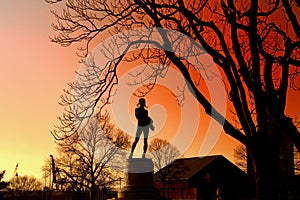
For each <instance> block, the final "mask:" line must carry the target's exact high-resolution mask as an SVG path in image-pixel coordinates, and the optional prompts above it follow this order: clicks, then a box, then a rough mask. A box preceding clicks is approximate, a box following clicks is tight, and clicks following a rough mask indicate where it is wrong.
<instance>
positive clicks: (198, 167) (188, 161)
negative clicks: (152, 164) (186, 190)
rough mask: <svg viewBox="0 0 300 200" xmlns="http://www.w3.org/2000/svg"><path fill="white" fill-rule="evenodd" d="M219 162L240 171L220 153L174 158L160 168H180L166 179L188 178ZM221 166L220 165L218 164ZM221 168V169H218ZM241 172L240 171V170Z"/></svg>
mask: <svg viewBox="0 0 300 200" xmlns="http://www.w3.org/2000/svg"><path fill="white" fill-rule="evenodd" d="M220 163H224V164H226V165H227V166H228V165H229V166H231V167H232V168H233V169H235V170H237V171H241V170H240V169H239V168H238V167H236V166H235V165H234V164H232V163H231V162H230V161H229V160H227V159H226V158H225V157H223V156H222V155H215V156H205V157H191V158H181V159H177V160H175V161H174V162H173V163H171V164H170V165H168V166H166V167H165V168H163V169H161V170H167V169H170V168H173V169H174V168H181V169H178V170H177V172H176V177H174V176H172V175H170V176H169V177H168V176H167V178H166V179H169V180H171V179H177V180H178V179H190V178H192V177H193V176H194V175H195V174H197V173H199V172H200V173H201V172H204V171H206V169H208V168H209V167H212V166H215V165H217V166H219V165H220ZM220 168H221V166H220ZM220 170H222V169H220ZM241 172H242V171H241ZM242 173H243V172H242Z"/></svg>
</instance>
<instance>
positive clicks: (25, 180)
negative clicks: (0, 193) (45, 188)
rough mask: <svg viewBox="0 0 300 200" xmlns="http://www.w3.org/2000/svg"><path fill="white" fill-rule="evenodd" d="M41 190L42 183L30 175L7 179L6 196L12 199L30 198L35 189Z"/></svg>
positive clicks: (25, 199) (23, 199)
mask: <svg viewBox="0 0 300 200" xmlns="http://www.w3.org/2000/svg"><path fill="white" fill-rule="evenodd" d="M40 190H42V183H41V182H40V181H39V180H38V179H36V178H35V177H32V176H26V175H25V176H16V177H14V178H12V179H11V180H9V186H8V196H10V197H11V198H12V199H19V200H30V199H31V198H32V195H33V193H34V192H36V191H40Z"/></svg>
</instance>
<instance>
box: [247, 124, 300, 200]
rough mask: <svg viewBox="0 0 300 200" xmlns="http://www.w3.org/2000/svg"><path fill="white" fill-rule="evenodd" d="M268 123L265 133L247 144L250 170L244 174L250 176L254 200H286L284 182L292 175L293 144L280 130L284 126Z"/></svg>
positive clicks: (285, 185)
mask: <svg viewBox="0 0 300 200" xmlns="http://www.w3.org/2000/svg"><path fill="white" fill-rule="evenodd" d="M269 122H270V123H269V124H268V125H267V127H268V128H267V129H265V130H267V131H266V132H264V133H258V136H257V137H256V138H254V139H253V140H252V141H251V144H250V146H251V147H250V151H251V153H250V154H248V155H249V156H248V157H249V159H250V161H248V163H250V166H251V163H253V169H250V171H248V173H249V174H250V176H251V174H252V175H254V178H255V182H256V196H257V199H258V200H266V199H272V200H277V199H287V198H288V196H287V195H288V193H287V191H288V190H287V189H288V188H287V180H288V178H289V177H290V176H292V175H293V174H294V159H293V158H294V157H293V143H292V140H291V139H290V138H289V136H288V134H287V133H285V132H282V130H284V129H282V128H280V127H284V125H283V126H280V125H279V126H280V127H278V124H276V125H275V124H274V123H272V121H271V120H270V121H269ZM251 159H252V161H251Z"/></svg>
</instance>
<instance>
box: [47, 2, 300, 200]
mask: <svg viewBox="0 0 300 200" xmlns="http://www.w3.org/2000/svg"><path fill="white" fill-rule="evenodd" d="M48 2H49V3H55V0H48ZM63 4H64V6H65V7H64V8H63V9H62V10H59V9H57V11H53V12H52V13H53V14H54V16H55V17H56V19H57V21H56V23H54V24H53V28H54V30H56V31H57V35H55V36H54V37H53V38H52V41H53V42H56V43H58V44H60V45H62V46H68V45H71V44H73V43H80V44H81V45H82V49H81V50H82V51H81V52H82V53H83V54H81V56H83V57H85V56H86V55H87V53H89V52H90V49H91V48H93V47H94V46H95V45H96V44H97V43H99V42H100V41H101V39H103V38H105V37H108V35H115V34H118V33H120V32H122V31H126V30H133V29H135V28H142V27H147V28H149V27H159V28H165V29H171V30H174V31H178V32H180V33H182V34H184V35H186V36H189V37H190V38H192V39H193V40H194V41H196V43H198V44H200V45H201V46H202V47H204V49H205V50H206V52H207V54H208V55H209V56H211V57H212V58H213V61H214V62H215V64H216V65H217V67H218V69H219V70H220V71H221V74H222V78H223V79H224V85H225V88H226V91H227V95H228V97H227V98H228V100H229V103H230V105H229V107H230V108H232V110H233V113H234V115H235V119H236V121H237V122H238V124H239V126H238V127H237V126H235V125H234V124H233V122H232V120H229V119H230V118H228V116H223V115H222V114H220V113H219V112H218V110H217V109H216V108H217V106H218V105H213V104H212V103H211V102H210V100H209V99H208V98H207V97H206V95H205V93H203V91H201V90H200V86H199V85H201V80H202V79H201V77H202V78H203V76H201V72H203V71H204V72H209V68H207V66H201V65H200V66H198V65H197V66H196V65H192V64H191V63H189V62H187V60H186V57H180V54H176V53H174V52H175V49H176V52H181V51H186V49H187V48H188V47H187V45H184V44H182V43H184V42H185V41H183V40H181V39H182V38H180V37H176V36H175V37H174V35H171V34H167V33H166V32H164V31H158V36H157V38H151V37H149V38H147V36H146V35H143V34H142V33H138V31H137V33H136V35H135V37H130V38H129V37H126V34H124V35H122V37H121V38H120V41H117V42H116V43H114V44H111V45H110V46H104V47H103V54H104V55H105V56H106V57H108V58H109V59H108V60H109V61H108V62H107V63H105V64H104V65H105V66H97V65H96V63H95V62H93V61H91V60H85V63H86V65H87V66H88V67H89V68H88V69H89V70H88V72H89V75H87V74H85V75H82V79H81V80H86V81H84V82H85V84H84V83H82V84H80V85H77V84H74V85H72V86H71V87H72V88H73V89H74V90H75V91H76V87H77V88H78V87H81V88H83V87H86V88H87V90H85V91H84V92H82V93H79V94H78V96H80V97H82V96H84V97H85V98H86V99H89V98H90V97H91V95H93V99H94V100H95V101H93V102H92V103H91V104H88V105H86V107H85V109H83V110H89V109H92V110H94V109H95V108H96V105H99V106H103V105H106V104H107V103H109V102H110V100H111V96H112V94H113V93H114V88H115V87H116V85H117V84H118V74H117V70H116V69H117V68H118V66H120V63H122V62H128V61H130V62H133V61H136V60H143V61H144V62H145V63H147V64H150V63H157V62H158V63H160V64H164V65H157V66H156V67H155V66H151V67H150V70H152V73H146V74H145V73H142V72H140V73H138V74H137V76H136V79H137V82H135V83H136V84H140V85H141V86H142V85H144V86H145V87H146V88H145V89H146V92H143V93H141V94H140V95H145V94H147V92H149V91H151V89H152V87H154V86H155V83H156V80H157V79H158V78H161V77H164V75H165V73H167V72H168V66H170V65H172V66H174V67H176V68H177V70H178V71H179V72H180V73H181V74H182V76H183V77H184V78H185V80H186V81H187V82H188V84H189V85H190V86H189V87H188V89H189V90H191V91H193V92H194V96H195V98H196V99H197V100H198V102H199V103H200V104H201V105H202V106H203V108H204V110H205V112H206V113H207V114H208V115H210V116H211V117H212V118H213V119H215V120H216V121H218V122H219V123H220V124H221V125H223V129H224V132H225V133H226V134H228V135H230V136H232V137H233V138H235V139H237V140H238V141H240V142H241V143H242V144H244V145H246V146H247V149H248V152H249V159H251V160H252V161H253V162H252V163H253V167H254V168H255V170H254V172H255V177H256V180H257V185H258V188H257V190H258V196H259V199H277V198H278V192H280V191H279V189H278V188H277V187H278V186H277V185H280V184H282V181H280V179H281V178H280V176H284V175H285V176H288V175H289V173H290V172H289V169H281V168H280V166H281V164H280V163H281V162H283V160H282V159H281V158H284V159H286V160H289V159H290V158H289V157H290V156H289V155H290V153H288V152H289V150H288V148H290V146H291V145H283V142H282V141H285V142H286V144H287V143H288V141H289V140H290V141H293V143H294V145H295V146H296V147H297V149H298V150H299V149H300V134H299V131H298V129H297V128H296V127H295V125H294V123H293V119H292V118H291V116H288V115H287V113H286V105H287V102H288V99H287V92H288V91H292V90H299V88H300V87H299V79H298V75H299V67H300V53H299V51H300V48H299V47H300V40H299V39H300V26H299V17H300V16H299V13H300V8H299V1H295V0H290V1H289V0H264V1H258V0H251V1H241V2H240V1H239V2H236V1H233V0H227V1H225V0H219V1H208V0H200V1H198V0H197V1H196V0H192V1H187V0H171V1H169V0H155V1H154V0H125V1H123V0H112V1H105V0H99V1H95V0H68V1H64V3H63ZM181 42H182V43H181ZM137 43H142V45H144V46H143V48H141V49H140V50H139V51H138V52H135V53H131V54H127V53H128V52H129V51H130V49H134V47H135V45H137ZM150 44H151V45H150ZM124 45H125V46H126V47H127V48H120V47H124ZM147 45H148V46H147ZM154 47H156V48H154ZM116 49H117V50H118V51H122V52H121V53H120V52H118V53H119V54H118V55H114V54H113V53H114V52H115V50H116ZM188 49H189V50H188V51H189V52H190V54H189V56H190V57H195V58H196V57H197V55H198V54H199V53H201V52H197V51H195V49H194V46H190V47H189V48H188ZM124 55H126V56H124ZM198 63H199V62H198ZM162 66H163V67H162ZM104 67H105V70H104ZM101 70H102V72H103V73H101V76H100V77H97V76H93V75H97V74H99V73H97V72H99V71H101ZM208 74H209V73H208ZM208 76H210V77H209V78H216V77H213V75H212V74H209V75H208ZM95 77H97V81H96V83H97V84H96V86H95V87H94V88H92V87H89V86H90V84H87V83H90V82H91V81H92V79H95ZM140 80H142V81H140ZM92 82H93V81H92ZM202 82H203V80H202ZM206 84H209V83H206ZM147 90H148V91H147ZM65 103H66V104H68V103H70V101H68V99H66V101H65ZM85 117H89V116H88V115H86V116H85ZM280 170H283V171H284V170H285V172H283V171H281V172H280V173H279V171H280ZM277 183H280V184H277ZM276 188H277V189H276Z"/></svg>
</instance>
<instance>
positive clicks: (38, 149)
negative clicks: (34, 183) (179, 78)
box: [0, 0, 300, 180]
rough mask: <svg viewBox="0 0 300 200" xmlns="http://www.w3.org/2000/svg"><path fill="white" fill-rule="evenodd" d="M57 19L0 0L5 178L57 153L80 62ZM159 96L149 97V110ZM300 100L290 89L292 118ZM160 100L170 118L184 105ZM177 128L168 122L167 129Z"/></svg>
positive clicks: (224, 146)
mask: <svg viewBox="0 0 300 200" xmlns="http://www.w3.org/2000/svg"><path fill="white" fill-rule="evenodd" d="M52 22H54V18H53V17H52V15H51V13H50V6H49V5H48V4H46V3H45V2H44V1H43V0H40V1H37V0H26V1H20V0H1V1H0V61H1V63H0V69H1V71H0V170H1V171H2V170H6V174H5V179H6V180H8V179H10V178H11V177H12V176H13V175H12V173H13V170H14V168H15V165H16V164H17V163H19V169H18V173H19V175H34V176H35V177H37V178H41V171H40V168H41V166H42V165H43V164H44V159H45V158H48V157H49V155H50V154H54V155H55V154H56V150H55V144H54V140H53V138H52V136H51V134H50V131H51V130H52V129H53V126H54V125H55V124H57V123H58V121H57V116H59V115H61V113H62V110H63V109H62V107H61V106H59V105H58V102H59V100H60V98H59V96H60V95H61V94H62V92H63V89H66V88H67V83H69V82H72V81H73V80H74V79H75V70H78V69H79V68H80V64H79V63H78V60H79V58H78V57H77V56H76V47H75V46H71V47H68V48H63V47H60V46H59V45H57V44H54V43H51V42H50V39H49V36H53V35H54V32H53V31H52V29H51V26H50V25H51V23H52ZM158 92H159V88H158ZM160 97H161V96H157V95H156V96H155V95H154V96H153V97H151V96H149V100H148V105H149V106H150V109H151V105H154V104H157V103H159V101H160V99H159V98H160ZM164 98H166V97H164ZM170 98H171V97H170ZM130 101H131V103H132V105H133V104H135V102H136V101H137V99H136V98H134V97H132V98H131V99H130ZM298 102H299V93H295V92H290V93H289V103H288V107H287V113H288V114H289V115H290V116H292V117H293V116H295V115H299V113H300V107H299V106H297V105H298V104H299V103H298ZM161 105H162V106H165V108H164V109H165V110H166V113H167V114H166V117H168V120H169V117H171V116H172V113H168V112H169V109H168V106H172V105H173V106H174V108H173V109H175V110H176V109H179V108H176V101H175V99H174V102H172V101H171V102H165V101H162V103H161ZM130 109H131V108H130ZM161 109H162V108H158V110H161ZM200 112H202V110H201V109H200ZM153 115H154V117H155V116H156V115H155V112H154V113H153ZM174 120H175V121H176V120H179V119H178V118H176V117H175V119H174ZM208 121H209V119H207V118H206V117H204V116H203V115H201V119H200V125H199V131H198V133H197V136H196V137H195V139H194V141H193V143H192V145H191V147H190V148H189V150H187V152H185V153H184V156H185V157H189V156H198V155H199V147H200V146H201V145H200V144H201V141H202V139H203V137H204V136H203V135H202V133H203V131H204V130H205V129H206V126H207V124H206V123H207V122H208ZM201 123H202V124H201ZM172 127H173V128H174V126H170V125H167V126H166V127H165V128H164V130H166V131H168V129H170V130H171V129H172ZM160 134H161V136H160V137H164V135H163V133H160ZM237 144H238V143H237V142H236V141H235V140H233V139H231V138H229V137H228V136H226V135H225V134H222V135H221V137H220V138H219V140H218V142H217V143H216V145H215V146H214V148H213V150H212V151H211V152H210V154H223V155H224V156H225V157H227V158H228V159H230V160H232V161H233V148H234V147H235V146H236V145H237Z"/></svg>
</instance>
